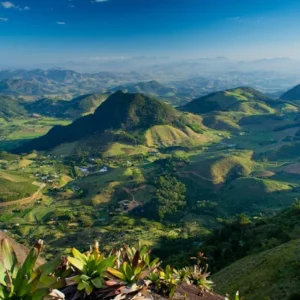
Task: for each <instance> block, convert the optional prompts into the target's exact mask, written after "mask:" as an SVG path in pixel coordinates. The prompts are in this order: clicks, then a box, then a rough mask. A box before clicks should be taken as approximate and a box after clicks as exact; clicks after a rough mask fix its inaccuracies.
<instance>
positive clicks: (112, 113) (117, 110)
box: [17, 91, 203, 152]
mask: <svg viewBox="0 0 300 300" xmlns="http://www.w3.org/2000/svg"><path fill="white" fill-rule="evenodd" d="M195 118H196V120H197V117H194V118H191V119H190V118H189V117H188V115H187V114H183V113H182V112H179V111H177V110H176V109H175V108H173V107H171V106H170V105H168V104H166V103H164V102H161V101H159V100H157V99H155V98H152V97H149V96H145V95H143V94H129V93H124V92H121V91H120V92H117V93H115V94H113V95H111V96H110V97H109V98H108V99H107V100H106V101H105V102H103V103H102V104H101V105H100V106H99V107H98V108H97V109H96V111H95V112H94V114H91V115H87V116H84V117H82V118H79V119H77V120H76V121H74V122H73V123H72V124H71V125H69V126H56V127H54V128H52V129H51V130H50V132H49V133H48V134H47V135H45V136H43V137H41V138H38V139H35V140H32V141H31V142H29V143H28V144H25V145H24V147H22V148H20V149H17V151H25V152H26V151H30V150H33V149H36V150H48V149H51V148H54V147H56V146H58V145H60V144H63V143H70V142H74V141H79V140H81V139H87V138H92V137H93V139H94V140H95V136H96V140H99V139H100V136H101V135H102V136H103V134H104V132H106V131H113V133H112V135H111V136H112V137H111V138H110V139H109V140H110V141H112V140H115V138H114V137H115V136H118V141H120V140H121V141H122V140H123V141H127V143H131V144H137V143H139V144H145V143H146V137H145V133H146V132H147V130H149V129H151V128H153V127H155V126H169V127H168V135H169V136H174V135H175V140H176V136H178V137H179V138H180V141H179V142H178V143H182V142H186V139H198V138H199V142H203V139H202V141H201V137H202V136H203V135H202V134H201V133H197V132H196V131H198V129H199V128H200V127H201V119H200V118H199V120H198V123H197V124H196V125H197V126H195ZM191 120H192V121H191ZM195 127H197V129H194V130H192V128H195ZM198 127H199V128H198ZM163 131H164V130H163ZM170 131H171V132H170ZM175 131H176V133H175ZM179 131H182V133H179ZM191 131H193V132H194V134H193V135H192V134H191ZM156 132H157V130H156ZM160 132H161V130H160ZM153 134H154V132H152V133H151V134H150V135H149V132H148V133H146V135H147V138H148V140H150V139H152V137H150V136H153ZM160 134H162V133H160ZM154 135H156V136H157V134H154ZM85 143H86V141H85ZM102 143H103V140H102ZM94 144H95V142H94Z"/></svg>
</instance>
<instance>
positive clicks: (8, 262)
mask: <svg viewBox="0 0 300 300" xmlns="http://www.w3.org/2000/svg"><path fill="white" fill-rule="evenodd" d="M1 253H2V259H3V265H4V267H5V268H6V269H7V270H9V271H12V270H13V268H14V266H15V265H16V264H17V263H18V260H17V256H16V253H15V251H14V249H13V247H12V245H11V243H10V242H9V240H8V239H7V238H4V239H2V240H1Z"/></svg>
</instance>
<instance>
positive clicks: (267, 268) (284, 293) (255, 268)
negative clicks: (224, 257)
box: [212, 240, 300, 300]
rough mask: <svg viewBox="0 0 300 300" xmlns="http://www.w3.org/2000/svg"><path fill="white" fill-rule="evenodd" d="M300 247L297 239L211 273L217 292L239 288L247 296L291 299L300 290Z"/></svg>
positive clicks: (278, 299)
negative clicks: (289, 297) (299, 254)
mask: <svg viewBox="0 0 300 300" xmlns="http://www.w3.org/2000/svg"><path fill="white" fill-rule="evenodd" d="M299 249H300V240H294V241H291V242H288V243H286V244H283V245H280V246H278V247H275V248H273V249H271V250H267V251H265V252H262V253H259V254H256V255H252V256H248V257H246V258H243V259H241V260H238V261H237V262H235V263H233V264H232V265H230V266H229V267H227V268H225V269H223V270H221V271H220V272H218V273H216V274H215V275H213V276H212V279H213V281H214V282H215V284H216V290H217V292H220V293H231V294H232V293H234V292H235V291H237V290H239V291H240V293H241V295H243V297H245V299H247V300H257V299H260V300H267V299H274V300H284V299H285V300H286V299H288V296H289V295H291V294H293V293H297V292H298V293H299V292H300V286H299V257H298V253H299ZM270 295H272V298H270ZM293 299H294V298H293ZM295 299H299V294H298V298H295Z"/></svg>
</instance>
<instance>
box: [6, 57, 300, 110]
mask: <svg viewBox="0 0 300 300" xmlns="http://www.w3.org/2000/svg"><path fill="white" fill-rule="evenodd" d="M209 63H210V65H207V61H206V62H204V61H203V60H199V61H196V62H190V63H188V64H187V63H186V62H182V63H180V64H178V65H173V64H171V65H170V66H169V67H170V69H168V68H169V67H168V65H165V64H163V65H157V66H153V68H152V69H151V68H149V69H148V70H141V71H140V72H139V73H138V72H127V73H113V72H98V73H79V72H75V71H72V70H64V69H49V70H42V69H36V70H4V71H0V94H5V95H11V96H18V97H31V98H33V99H38V98H46V97H51V96H58V97H60V98H62V97H68V98H71V97H73V98H74V97H77V96H79V95H83V94H91V93H108V94H109V93H113V92H115V91H117V90H120V89H121V90H127V91H129V92H134V93H140V92H142V93H146V94H150V95H154V96H156V97H160V98H163V99H164V100H166V101H168V102H170V103H172V105H182V104H184V103H187V102H188V101H190V100H192V99H195V98H197V97H200V96H204V95H206V94H209V93H212V92H216V91H219V90H227V89H231V88H235V87H238V86H252V87H254V88H256V89H258V90H261V91H263V92H265V93H270V94H272V95H275V96H277V95H279V92H281V91H284V90H287V89H289V88H290V87H291V86H293V85H295V84H296V83H297V82H298V81H299V78H298V77H297V75H293V74H290V75H289V74H287V75H283V74H281V73H280V74H279V73H274V72H271V71H241V70H238V69H234V68H227V69H226V68H225V69H224V70H223V69H222V68H221V69H219V71H217V70H215V71H213V72H212V71H211V70H213V69H214V66H216V65H218V66H219V65H220V64H221V65H222V66H226V65H227V64H228V61H227V60H224V59H218V60H216V61H215V60H210V61H209ZM208 66H210V68H208ZM187 67H188V68H187ZM190 68H191V69H193V70H194V71H193V72H192V73H185V70H190ZM203 74H205V75H204V76H203ZM154 79H155V80H154Z"/></svg>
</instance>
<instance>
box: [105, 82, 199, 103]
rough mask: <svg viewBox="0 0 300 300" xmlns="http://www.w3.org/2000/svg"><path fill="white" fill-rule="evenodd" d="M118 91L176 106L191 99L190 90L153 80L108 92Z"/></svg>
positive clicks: (191, 92)
mask: <svg viewBox="0 0 300 300" xmlns="http://www.w3.org/2000/svg"><path fill="white" fill-rule="evenodd" d="M119 90H122V91H125V92H127V93H143V94H146V95H151V96H155V97H159V98H161V99H163V100H165V101H166V102H168V103H171V104H172V105H176V106H178V105H183V104H185V103H187V102H188V101H190V100H192V99H193V90H192V89H184V88H180V89H178V88H177V87H175V86H173V87H169V86H165V85H163V84H161V83H159V82H158V81H155V80H152V81H146V82H138V83H134V84H132V83H131V84H125V85H120V86H117V87H115V88H113V89H111V90H110V92H116V91H119ZM196 95H197V96H198V95H199V94H197V93H196Z"/></svg>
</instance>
